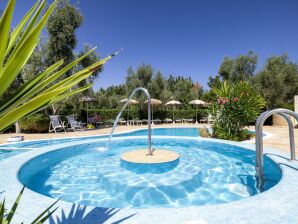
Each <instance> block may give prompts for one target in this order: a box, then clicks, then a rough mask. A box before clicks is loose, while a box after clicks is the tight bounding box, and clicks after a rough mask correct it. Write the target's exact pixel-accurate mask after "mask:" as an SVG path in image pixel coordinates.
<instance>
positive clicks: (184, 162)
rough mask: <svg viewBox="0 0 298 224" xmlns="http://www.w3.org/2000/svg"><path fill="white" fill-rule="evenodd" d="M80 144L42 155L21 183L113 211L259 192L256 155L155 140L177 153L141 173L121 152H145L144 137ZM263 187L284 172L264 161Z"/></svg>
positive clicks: (22, 173) (203, 202)
mask: <svg viewBox="0 0 298 224" xmlns="http://www.w3.org/2000/svg"><path fill="white" fill-rule="evenodd" d="M105 145H106V141H99V142H97V143H92V144H84V145H77V146H75V147H68V148H65V149H62V150H57V151H53V152H49V153H46V154H43V155H41V156H38V157H36V158H34V159H32V160H31V161H29V162H28V163H27V164H26V165H24V166H23V167H22V169H21V170H20V172H19V179H20V181H21V182H22V183H23V184H25V185H26V186H27V187H28V188H30V189H32V190H33V191H36V192H38V193H41V194H44V195H47V196H50V197H53V198H61V199H62V200H65V201H69V202H76V203H80V204H82V205H92V206H98V207H115V208H130V207H132V208H149V207H185V206H199V205H206V204H218V203H225V202H230V201H235V200H239V199H242V198H246V197H249V196H252V195H255V194H257V193H258V190H257V188H256V179H255V169H254V165H255V153H254V152H253V151H250V150H246V149H244V148H241V147H237V146H234V145H229V144H223V143H216V142H212V141H206V140H202V139H198V140H190V139H183V138H178V137H177V138H154V139H153V147H154V148H157V149H168V150H174V151H176V152H178V153H179V154H180V159H179V163H178V164H175V165H174V166H173V167H172V168H171V169H168V170H167V169H166V170H165V169H160V172H158V168H156V169H155V170H154V172H148V170H146V172H145V171H143V170H142V168H140V166H138V167H139V168H138V167H137V166H136V167H133V169H131V167H129V168H128V167H126V166H123V164H122V163H121V159H120V155H121V154H122V153H123V152H126V151H129V150H133V149H139V148H146V146H147V139H146V138H125V139H114V140H113V142H112V144H111V145H110V147H111V149H110V150H109V151H108V152H100V151H98V147H104V146H105ZM265 168H266V169H265V177H266V183H265V189H269V188H270V187H272V186H274V185H275V184H276V183H277V182H278V181H279V179H280V178H281V171H280V168H279V167H278V166H277V165H276V164H275V163H274V162H272V160H270V159H269V158H267V157H265Z"/></svg>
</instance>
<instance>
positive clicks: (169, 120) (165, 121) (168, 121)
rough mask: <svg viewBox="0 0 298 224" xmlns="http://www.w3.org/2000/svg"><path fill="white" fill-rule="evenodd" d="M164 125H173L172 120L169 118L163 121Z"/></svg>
mask: <svg viewBox="0 0 298 224" xmlns="http://www.w3.org/2000/svg"><path fill="white" fill-rule="evenodd" d="M164 123H166V124H169V123H173V120H172V119H171V118H166V119H165V120H164Z"/></svg>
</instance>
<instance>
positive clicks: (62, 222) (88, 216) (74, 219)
mask: <svg viewBox="0 0 298 224" xmlns="http://www.w3.org/2000/svg"><path fill="white" fill-rule="evenodd" d="M86 208H87V206H82V205H77V206H76V205H75V204H73V205H72V208H71V210H70V212H69V214H65V211H64V210H62V212H61V215H57V213H54V214H55V215H52V216H51V217H50V219H49V223H50V224H75V223H77V224H102V223H105V222H106V221H108V219H110V218H111V217H112V216H113V215H115V214H116V213H118V212H119V211H120V209H115V208H99V207H97V208H93V209H92V210H90V211H89V212H86ZM134 215H135V214H132V215H129V216H126V217H124V218H122V219H119V220H118V221H115V222H112V223H113V224H118V223H122V222H123V221H125V220H127V219H129V218H131V217H132V216H134ZM54 216H55V217H54ZM109 223H111V222H109Z"/></svg>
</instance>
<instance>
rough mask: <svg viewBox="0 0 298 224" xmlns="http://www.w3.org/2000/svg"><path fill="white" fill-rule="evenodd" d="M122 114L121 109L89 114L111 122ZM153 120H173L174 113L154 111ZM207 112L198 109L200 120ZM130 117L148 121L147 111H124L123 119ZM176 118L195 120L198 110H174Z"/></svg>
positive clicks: (92, 111)
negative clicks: (94, 114)
mask: <svg viewBox="0 0 298 224" xmlns="http://www.w3.org/2000/svg"><path fill="white" fill-rule="evenodd" d="M119 112H120V110H119V109H90V110H89V114H92V113H98V114H99V115H100V116H101V117H102V119H103V120H105V121H106V120H110V119H112V120H113V119H115V118H116V117H117V115H118V113H119ZM153 112H154V114H153V118H154V119H157V118H158V119H161V120H164V119H166V118H172V117H173V112H172V110H158V109H156V110H154V111H153ZM207 115H208V113H207V110H205V109H198V119H200V118H202V117H205V116H207ZM127 116H128V119H133V118H139V119H147V111H142V110H139V109H130V110H129V113H128V111H127V110H125V111H123V114H122V117H123V118H124V119H125V120H126V119H127ZM174 117H175V119H179V118H181V119H183V118H186V119H191V118H192V119H195V118H196V110H174Z"/></svg>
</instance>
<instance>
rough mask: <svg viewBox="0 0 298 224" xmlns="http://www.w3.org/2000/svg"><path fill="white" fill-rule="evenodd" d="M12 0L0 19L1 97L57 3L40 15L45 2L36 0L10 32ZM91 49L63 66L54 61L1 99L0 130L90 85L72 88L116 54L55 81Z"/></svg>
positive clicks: (61, 63) (13, 0)
mask: <svg viewBox="0 0 298 224" xmlns="http://www.w3.org/2000/svg"><path fill="white" fill-rule="evenodd" d="M15 2H16V0H9V1H8V3H7V7H6V9H5V11H4V13H3V15H2V16H1V18H0V27H1V29H0V83H1V86H0V98H1V97H2V96H3V94H5V93H6V92H7V90H8V89H9V88H10V86H11V84H12V83H13V82H14V80H15V79H16V77H17V76H18V75H19V74H20V72H21V71H22V70H23V67H24V65H25V64H26V63H27V61H28V59H29V58H30V56H31V55H32V53H33V51H34V49H35V47H36V46H37V44H38V42H39V36H40V33H41V31H42V29H43V27H44V25H45V24H46V22H47V20H48V18H49V16H50V14H51V13H52V12H53V9H54V8H55V6H56V3H57V2H56V1H54V3H53V4H52V5H50V7H49V8H48V10H47V11H46V12H45V14H44V15H43V16H41V17H40V15H41V11H42V9H43V8H44V5H45V1H42V2H41V3H40V4H39V2H37V3H36V4H35V5H34V6H33V7H32V8H31V10H30V11H29V12H28V13H27V14H26V16H25V17H24V18H23V19H22V21H21V22H20V23H19V24H18V25H17V26H16V28H15V29H14V30H13V32H10V27H11V21H12V15H13V11H14V6H15ZM39 18H40V19H39ZM26 25H27V26H26ZM91 52H92V51H91ZM91 52H88V53H87V54H85V55H84V56H82V57H81V58H79V59H77V60H75V61H73V62H71V63H70V64H67V65H66V66H65V67H62V65H63V64H64V60H60V61H57V62H55V63H54V64H53V65H51V66H50V67H48V68H47V69H46V70H45V71H44V72H42V73H40V74H38V75H37V76H36V77H34V78H32V79H31V80H30V81H28V82H27V83H26V84H24V85H23V86H20V87H18V88H17V89H16V92H15V93H14V94H13V95H12V96H11V97H10V98H9V99H4V100H3V101H1V103H0V131H3V130H5V129H6V128H8V127H9V126H10V125H11V124H13V123H15V122H16V121H18V120H19V119H21V118H22V117H24V116H27V115H29V114H33V113H36V112H37V111H39V110H41V109H43V108H46V107H48V106H49V105H51V104H53V103H56V102H59V101H61V100H63V99H65V98H66V97H69V96H72V95H74V94H77V93H79V92H82V91H84V90H86V89H87V88H90V87H91V86H90V85H89V86H84V87H82V88H78V89H76V88H74V87H75V86H76V85H77V84H78V83H79V82H80V81H82V80H83V79H86V78H87V77H88V76H90V75H91V74H92V73H93V72H94V71H95V70H96V69H97V68H98V67H99V66H101V65H102V64H104V63H105V62H106V61H108V60H109V59H110V58H112V57H113V56H114V55H115V54H113V55H111V56H109V57H107V58H105V59H103V60H101V61H98V62H96V63H94V64H93V65H91V66H90V67H88V68H86V69H84V70H81V71H79V72H77V73H76V74H74V75H72V76H71V77H69V78H66V79H63V80H61V81H60V82H59V81H58V82H56V81H57V80H58V79H59V78H60V77H61V76H62V75H63V74H64V73H65V72H67V71H69V70H70V69H72V68H73V67H74V66H75V65H76V64H77V63H78V62H79V61H81V60H82V59H83V58H84V57H86V56H87V55H88V54H90V53H91Z"/></svg>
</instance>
